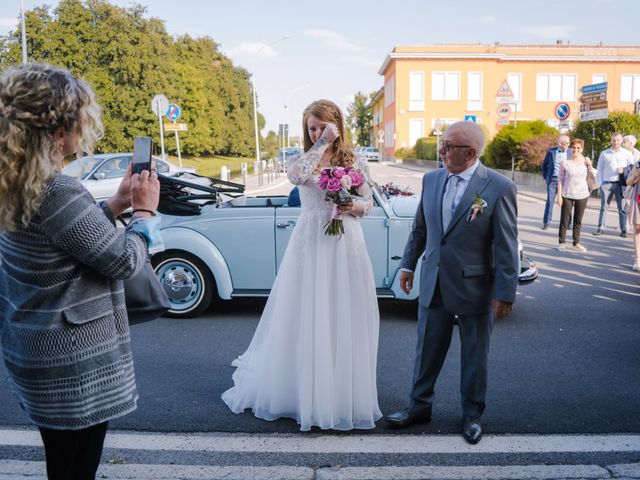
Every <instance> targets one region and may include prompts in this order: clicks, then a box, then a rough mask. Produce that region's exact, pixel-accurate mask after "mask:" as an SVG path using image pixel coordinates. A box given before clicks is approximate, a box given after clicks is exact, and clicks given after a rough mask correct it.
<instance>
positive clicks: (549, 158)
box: [542, 135, 570, 230]
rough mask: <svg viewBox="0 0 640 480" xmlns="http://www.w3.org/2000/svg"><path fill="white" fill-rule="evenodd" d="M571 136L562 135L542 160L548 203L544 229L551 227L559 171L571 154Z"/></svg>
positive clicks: (543, 224) (544, 217)
mask: <svg viewBox="0 0 640 480" xmlns="http://www.w3.org/2000/svg"><path fill="white" fill-rule="evenodd" d="M569 142H570V140H569V136H568V135H560V136H559V137H558V146H557V147H553V148H550V149H549V150H547V154H546V156H545V157H544V161H543V162H542V176H543V177H544V179H545V181H546V182H547V204H546V205H545V206H544V216H543V217H542V229H543V230H546V229H547V228H549V223H550V222H551V217H553V204H554V203H555V201H556V195H557V193H558V172H559V171H560V162H561V161H562V160H564V159H566V158H568V157H567V155H569V150H568V148H569Z"/></svg>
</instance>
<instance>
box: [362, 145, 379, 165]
mask: <svg viewBox="0 0 640 480" xmlns="http://www.w3.org/2000/svg"><path fill="white" fill-rule="evenodd" d="M360 153H362V154H364V156H365V158H366V159H367V160H368V161H369V162H379V161H380V151H379V150H378V149H377V148H376V147H364V148H363V149H362V151H361V152H360Z"/></svg>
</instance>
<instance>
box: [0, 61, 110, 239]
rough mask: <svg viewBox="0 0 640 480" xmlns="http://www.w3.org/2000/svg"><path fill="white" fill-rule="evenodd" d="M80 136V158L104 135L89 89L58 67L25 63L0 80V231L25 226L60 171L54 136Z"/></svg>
mask: <svg viewBox="0 0 640 480" xmlns="http://www.w3.org/2000/svg"><path fill="white" fill-rule="evenodd" d="M59 128H62V129H63V130H64V131H65V132H72V131H73V130H74V129H75V130H76V131H77V133H78V152H77V154H78V155H81V154H82V152H86V153H90V152H91V151H92V148H93V145H94V144H95V142H96V141H97V140H98V139H99V138H100V137H101V136H102V131H103V130H102V122H101V121H100V107H99V106H98V104H97V102H96V99H95V96H94V94H93V90H92V89H91V87H89V85H88V84H87V83H86V82H84V81H83V80H80V79H77V78H75V77H74V76H73V75H71V73H69V72H68V71H67V70H64V69H62V68H58V67H54V66H52V65H46V64H41V63H27V64H23V65H19V66H15V67H11V68H9V69H7V70H6V71H5V72H4V73H3V74H2V76H1V77H0V198H2V203H0V229H4V230H8V231H15V230H16V229H17V228H19V227H26V226H27V225H28V224H29V222H30V221H31V218H32V217H33V215H34V214H35V213H36V212H37V210H38V208H39V207H40V203H41V201H42V194H43V191H44V189H45V185H46V183H47V181H48V180H49V179H50V178H51V176H52V175H53V174H54V173H55V172H56V169H57V168H58V161H57V159H56V154H57V155H58V159H59V151H60V150H59V146H58V145H57V143H56V142H55V140H54V136H53V134H54V132H55V131H56V130H58V129H59Z"/></svg>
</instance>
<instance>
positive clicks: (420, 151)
mask: <svg viewBox="0 0 640 480" xmlns="http://www.w3.org/2000/svg"><path fill="white" fill-rule="evenodd" d="M437 149H438V139H437V138H436V137H422V138H419V139H418V140H417V141H416V145H415V146H414V147H413V150H414V151H415V154H416V158H419V159H421V160H435V159H436V157H437V153H436V150H437Z"/></svg>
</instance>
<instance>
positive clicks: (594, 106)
mask: <svg viewBox="0 0 640 480" xmlns="http://www.w3.org/2000/svg"><path fill="white" fill-rule="evenodd" d="M608 109H609V102H607V101H606V100H605V101H604V102H591V103H583V104H581V105H580V111H581V112H590V111H593V110H608Z"/></svg>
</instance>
